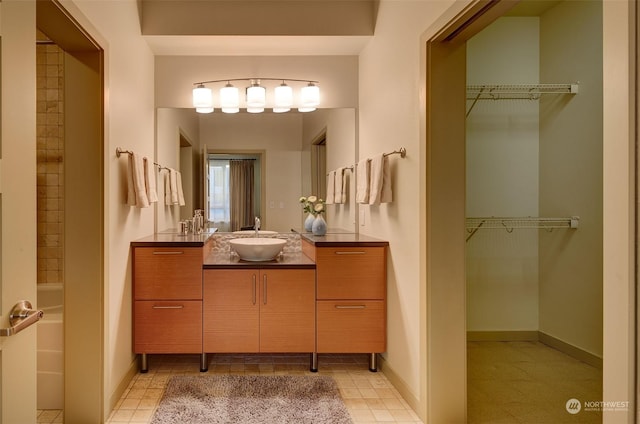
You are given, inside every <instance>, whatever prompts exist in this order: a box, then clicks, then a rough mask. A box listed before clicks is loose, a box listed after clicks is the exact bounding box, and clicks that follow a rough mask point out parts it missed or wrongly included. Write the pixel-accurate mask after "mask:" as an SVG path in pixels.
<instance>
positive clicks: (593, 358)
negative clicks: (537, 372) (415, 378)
mask: <svg viewBox="0 0 640 424" xmlns="http://www.w3.org/2000/svg"><path fill="white" fill-rule="evenodd" d="M467 341H469V342H522V341H527V342H540V343H544V344H546V345H547V346H549V347H552V348H554V349H556V350H559V351H560V352H562V353H564V354H566V355H569V356H571V357H572V358H575V359H577V360H579V361H582V362H584V363H586V364H589V365H591V366H593V367H596V368H598V369H602V358H601V357H599V356H597V355H594V354H593V353H591V352H587V351H586V350H584V349H580V348H579V347H576V346H574V345H572V344H569V343H567V342H564V341H562V340H560V339H557V338H555V337H553V336H550V335H548V334H546V333H543V332H542V331H537V330H535V331H467Z"/></svg>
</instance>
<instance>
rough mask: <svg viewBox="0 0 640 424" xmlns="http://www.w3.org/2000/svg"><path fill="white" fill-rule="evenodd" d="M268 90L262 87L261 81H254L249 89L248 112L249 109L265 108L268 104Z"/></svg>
mask: <svg viewBox="0 0 640 424" xmlns="http://www.w3.org/2000/svg"><path fill="white" fill-rule="evenodd" d="M266 95H267V93H266V90H265V89H264V87H262V86H260V80H258V81H257V82H254V81H252V82H251V85H250V86H249V87H247V110H248V109H249V108H264V104H265V103H266Z"/></svg>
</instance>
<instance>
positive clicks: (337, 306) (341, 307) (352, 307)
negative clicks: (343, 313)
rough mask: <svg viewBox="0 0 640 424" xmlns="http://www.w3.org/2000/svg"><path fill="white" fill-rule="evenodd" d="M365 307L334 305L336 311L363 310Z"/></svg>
mask: <svg viewBox="0 0 640 424" xmlns="http://www.w3.org/2000/svg"><path fill="white" fill-rule="evenodd" d="M366 307H367V306H366V305H336V309H365V308H366Z"/></svg>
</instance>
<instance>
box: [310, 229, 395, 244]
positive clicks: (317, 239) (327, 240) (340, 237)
mask: <svg viewBox="0 0 640 424" xmlns="http://www.w3.org/2000/svg"><path fill="white" fill-rule="evenodd" d="M300 237H301V238H302V240H305V241H308V242H309V243H311V244H313V245H314V246H316V247H381V246H388V245H389V242H388V241H385V240H380V239H377V238H374V237H369V236H365V235H363V234H356V233H327V234H325V235H324V236H314V235H313V234H312V233H306V232H301V233H300Z"/></svg>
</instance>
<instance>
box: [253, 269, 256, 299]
mask: <svg viewBox="0 0 640 424" xmlns="http://www.w3.org/2000/svg"><path fill="white" fill-rule="evenodd" d="M253 304H254V305H255V304H256V274H253Z"/></svg>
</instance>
